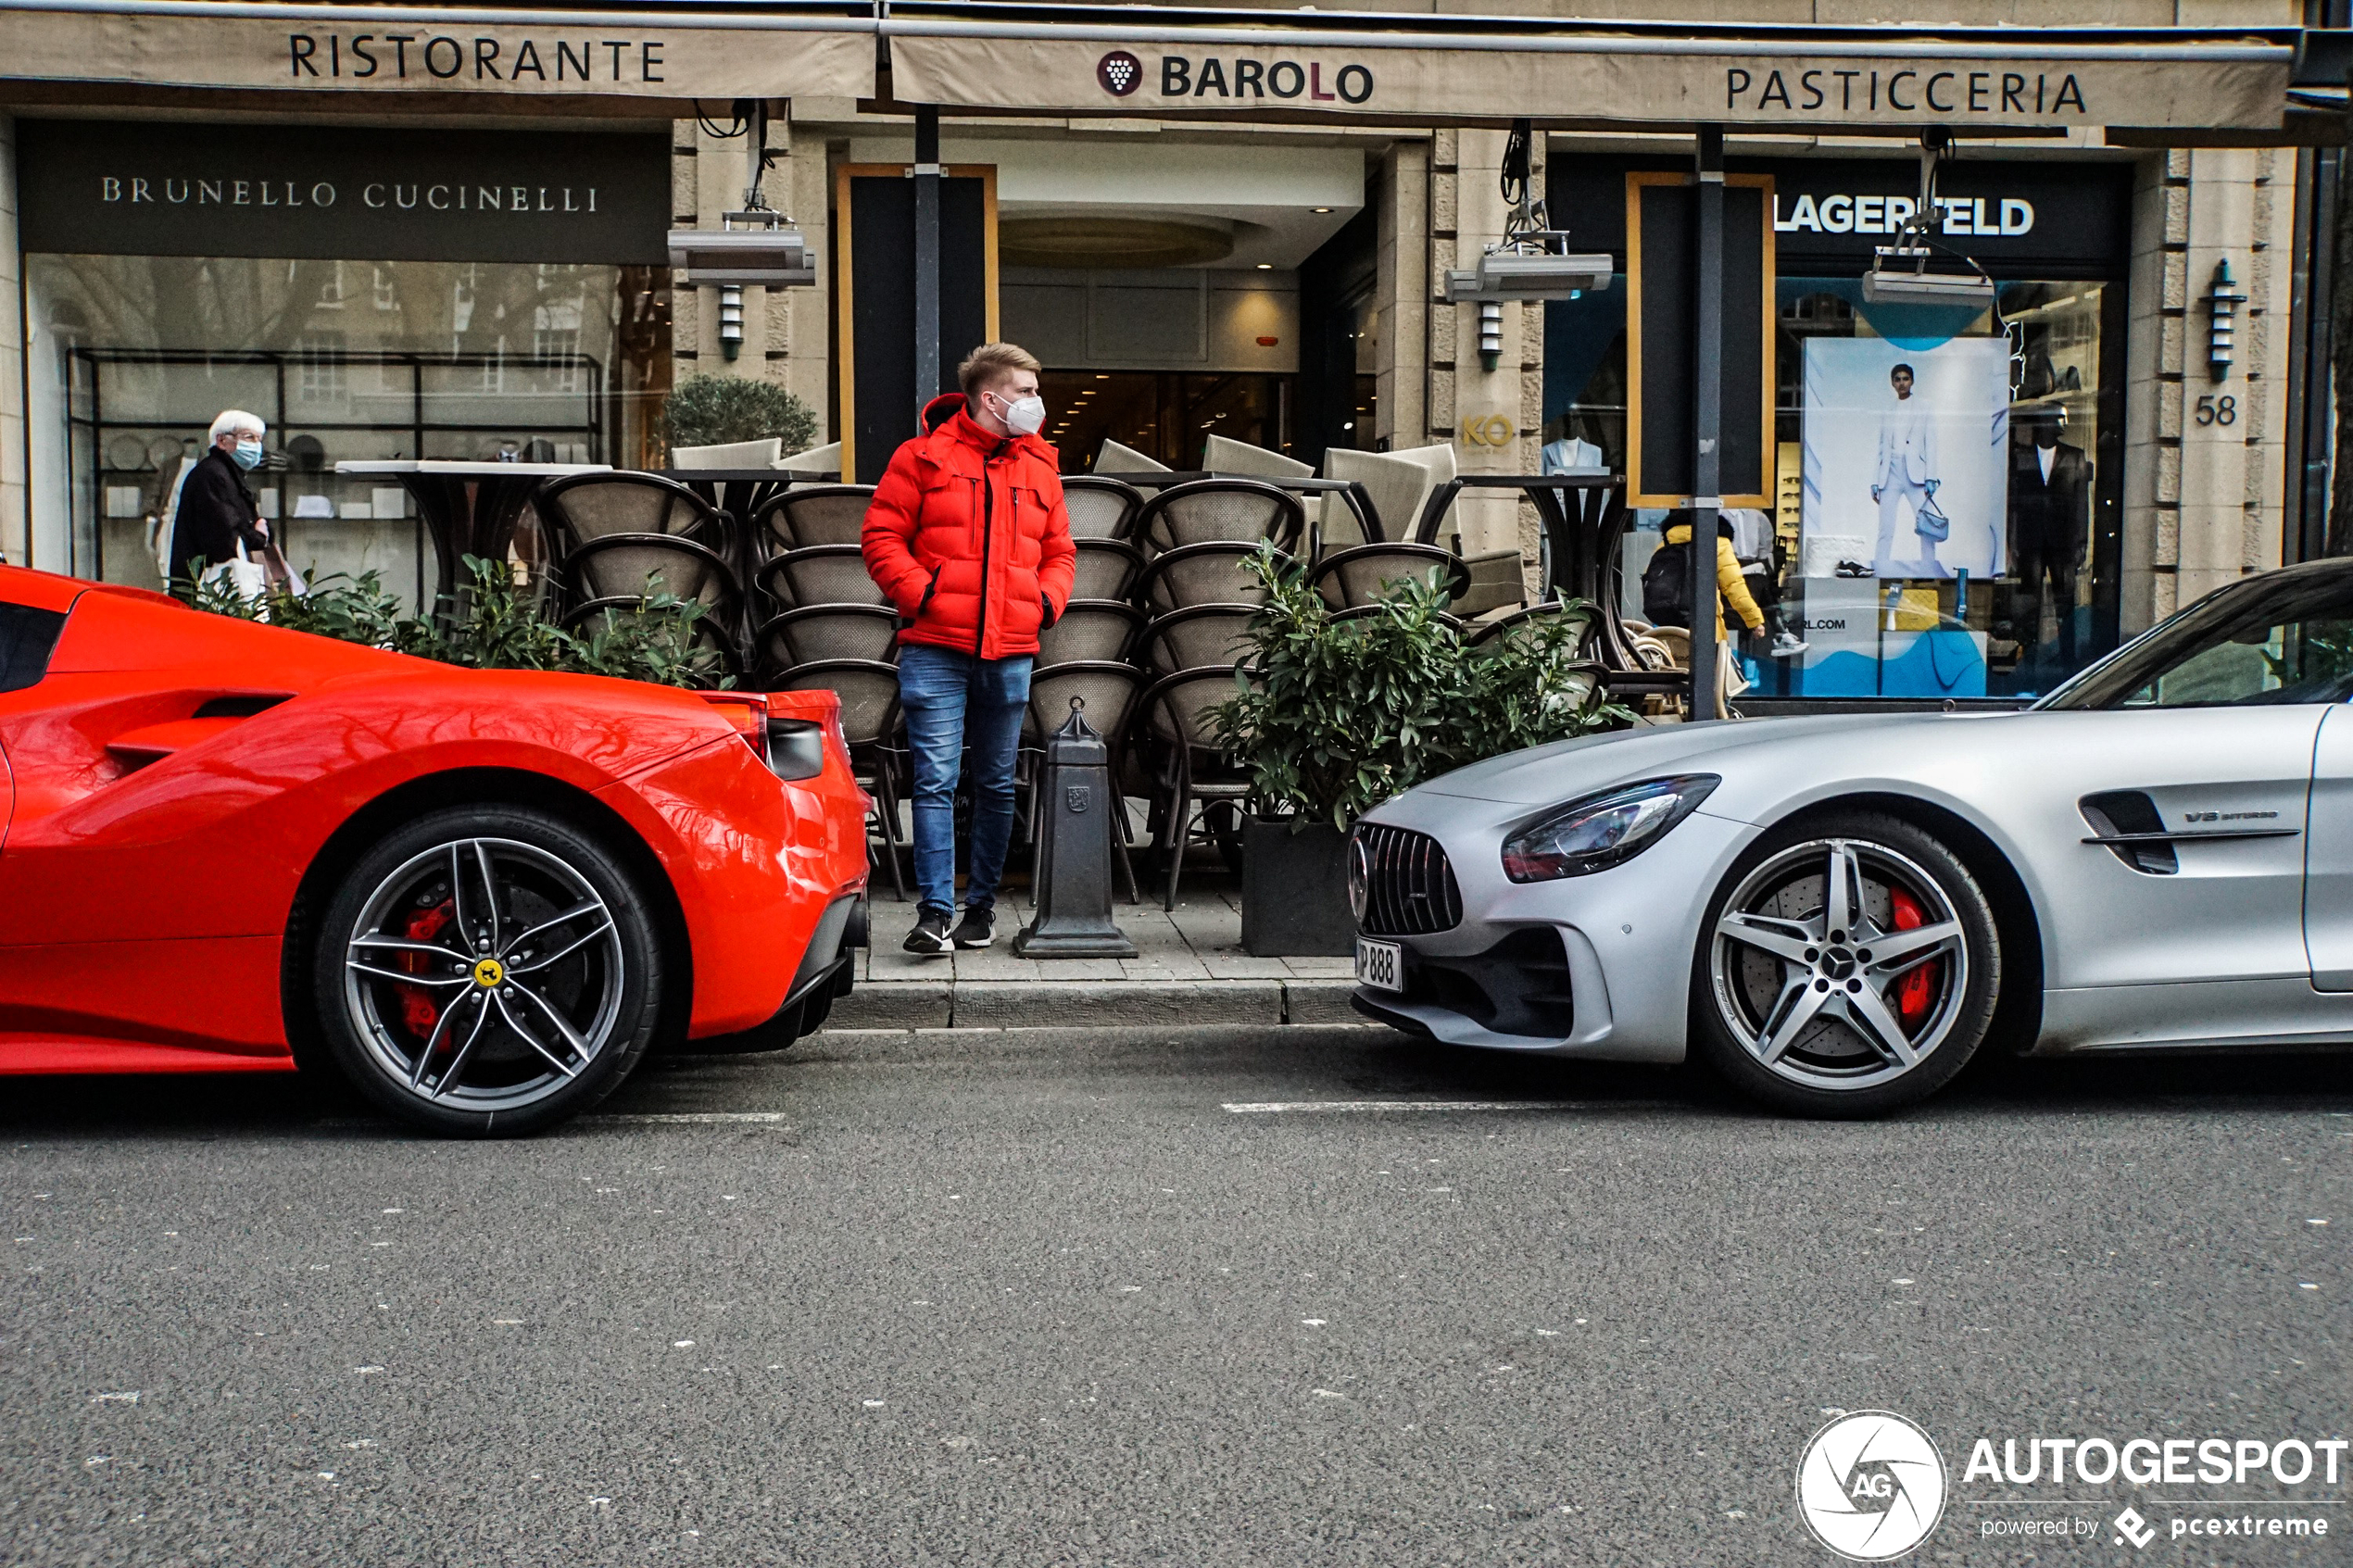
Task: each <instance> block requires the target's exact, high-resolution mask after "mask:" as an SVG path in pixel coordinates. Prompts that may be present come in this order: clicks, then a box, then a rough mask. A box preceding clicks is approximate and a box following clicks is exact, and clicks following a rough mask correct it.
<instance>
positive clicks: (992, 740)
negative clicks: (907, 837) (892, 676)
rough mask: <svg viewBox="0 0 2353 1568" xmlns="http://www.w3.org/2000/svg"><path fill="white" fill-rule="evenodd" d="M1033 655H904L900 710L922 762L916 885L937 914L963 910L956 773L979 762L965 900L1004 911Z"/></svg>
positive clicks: (919, 649)
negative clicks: (1000, 896)
mask: <svg viewBox="0 0 2353 1568" xmlns="http://www.w3.org/2000/svg"><path fill="white" fill-rule="evenodd" d="M1030 663H1031V659H1030V656H1029V655H1027V654H1022V655H1019V656H1017V657H1015V658H1013V659H975V657H973V656H972V655H971V654H968V653H955V652H951V651H950V650H949V649H947V648H935V647H925V646H921V645H920V644H919V645H917V646H912V647H902V648H900V650H899V703H900V708H901V709H904V710H905V711H906V715H907V743H908V746H909V747H910V748H911V749H912V751H913V753H914V759H915V886H916V888H917V890H918V892H919V893H920V895H921V897H922V898H923V901H924V902H925V904H927V905H929V906H931V907H932V908H934V909H951V910H952V909H954V908H955V907H956V774H957V771H958V768H959V767H960V765H961V764H962V761H963V750H964V747H965V746H967V745H969V746H971V747H972V757H973V779H972V792H973V830H972V831H973V843H972V860H971V863H970V866H969V867H968V871H967V875H966V878H965V883H964V902H965V903H966V904H968V905H970V906H971V907H972V908H974V909H995V908H996V907H997V881H998V879H999V878H1000V877H1001V876H1002V875H1003V874H1004V872H1005V846H1006V845H1007V844H1008V843H1009V842H1010V841H1011V840H1012V838H1013V759H1014V757H1015V755H1016V753H1017V752H1018V751H1019V749H1020V746H1021V721H1022V716H1023V714H1024V713H1025V712H1026V710H1027V709H1028V706H1029V667H1030Z"/></svg>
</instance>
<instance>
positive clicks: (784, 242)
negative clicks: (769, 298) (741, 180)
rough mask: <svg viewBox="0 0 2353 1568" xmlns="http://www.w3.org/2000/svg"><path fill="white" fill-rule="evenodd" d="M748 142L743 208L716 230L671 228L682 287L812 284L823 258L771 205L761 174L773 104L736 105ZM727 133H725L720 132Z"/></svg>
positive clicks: (673, 265)
mask: <svg viewBox="0 0 2353 1568" xmlns="http://www.w3.org/2000/svg"><path fill="white" fill-rule="evenodd" d="M736 118H737V120H738V122H739V124H740V125H741V130H740V131H739V132H736V133H737V134H740V135H741V136H743V138H744V139H745V142H746V144H747V145H746V152H745V164H746V167H747V169H748V170H749V178H748V179H747V181H746V182H745V186H744V205H743V207H742V209H741V210H740V211H736V212H727V213H722V214H721V215H720V219H719V223H720V226H719V227H718V228H716V229H673V230H671V231H670V270H671V282H673V284H674V285H676V286H678V287H681V288H686V287H694V286H698V285H706V284H715V285H718V286H721V287H727V286H730V285H732V286H735V287H738V288H750V287H759V288H772V289H787V288H809V287H812V286H814V285H815V283H816V282H817V263H816V260H815V258H814V257H812V256H811V255H810V254H809V245H808V243H807V241H806V240H805V239H804V238H803V237H802V235H801V232H800V229H799V226H798V225H797V224H795V223H794V222H793V220H791V219H790V218H789V217H787V216H786V214H784V213H781V212H778V211H777V210H775V208H774V207H770V206H769V205H768V201H767V198H766V197H765V196H763V195H761V193H760V177H761V174H762V173H763V172H764V171H765V170H766V169H767V167H768V105H767V102H766V100H764V99H760V98H753V99H749V100H748V101H745V102H742V103H739V104H738V105H737V106H736ZM715 133H718V134H724V132H715Z"/></svg>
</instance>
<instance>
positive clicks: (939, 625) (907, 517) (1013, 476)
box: [861, 393, 1078, 659]
mask: <svg viewBox="0 0 2353 1568" xmlns="http://www.w3.org/2000/svg"><path fill="white" fill-rule="evenodd" d="M924 428H925V430H926V431H927V432H929V433H928V434H925V435H919V436H917V437H916V438H915V439H914V440H912V441H910V442H908V443H907V444H906V445H903V446H901V447H900V448H899V451H898V453H897V454H896V455H895V456H893V457H892V458H891V459H890V467H889V469H888V470H887V471H886V472H885V473H884V474H883V477H882V483H881V484H879V485H877V486H876V487H875V498H874V499H873V500H872V501H870V502H868V503H867V504H866V523H865V527H864V529H863V531H862V534H861V548H862V550H863V551H864V553H865V557H866V571H867V574H868V575H869V576H871V577H873V578H874V580H875V583H876V585H878V586H879V587H880V588H881V589H882V591H883V592H884V593H885V594H887V595H888V596H889V598H890V602H891V603H892V604H894V605H896V606H898V607H899V613H900V614H901V615H903V616H905V617H906V618H907V619H908V620H909V621H912V622H913V624H912V625H910V626H905V627H902V628H901V629H900V633H899V641H900V644H901V645H902V646H904V645H907V644H911V643H922V644H925V645H926V646H931V647H942V648H953V649H955V650H956V651H957V652H959V653H969V654H977V655H978V656H979V657H980V658H982V659H1011V658H1013V657H1014V656H1016V655H1019V654H1026V653H1036V652H1037V651H1038V628H1039V627H1041V626H1048V625H1051V624H1052V623H1053V621H1054V619H1055V618H1056V617H1058V616H1060V615H1061V614H1062V612H1063V606H1064V605H1066V604H1068V603H1069V602H1070V588H1071V581H1072V576H1073V573H1074V571H1075V570H1076V561H1077V555H1078V552H1077V550H1076V548H1075V547H1074V546H1072V545H1071V542H1070V513H1069V512H1068V511H1066V510H1064V509H1063V483H1062V478H1061V475H1060V473H1059V472H1058V471H1057V468H1056V464H1055V460H1054V449H1053V448H1052V447H1051V446H1049V445H1046V443H1044V442H1043V441H1040V440H1039V439H1038V437H1036V436H1035V435H1023V436H1010V437H1007V436H996V435H991V434H989V433H988V432H987V431H985V430H983V429H981V428H980V426H979V425H977V424H975V423H974V422H973V420H972V417H971V416H970V415H969V414H967V413H965V412H964V400H963V398H962V397H960V396H957V395H955V394H953V393H950V394H949V395H947V396H944V397H935V398H933V399H932V400H931V402H930V403H929V404H928V405H926V406H925V408H924Z"/></svg>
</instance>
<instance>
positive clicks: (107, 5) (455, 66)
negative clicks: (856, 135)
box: [0, 0, 875, 112]
mask: <svg viewBox="0 0 2353 1568" xmlns="http://www.w3.org/2000/svg"><path fill="white" fill-rule="evenodd" d="M849 8H850V7H848V6H833V7H831V11H832V14H830V15H829V14H827V13H826V11H825V10H824V9H821V8H817V7H809V8H794V7H790V6H769V7H764V8H762V9H761V10H758V11H754V10H750V9H749V8H747V9H745V10H742V11H709V10H694V9H687V8H683V7H682V8H680V9H678V10H673V11H662V10H648V9H643V8H638V9H627V10H623V9H611V10H604V9H585V8H584V9H577V10H566V9H560V8H545V9H523V8H520V7H496V8H493V7H479V6H477V7H431V6H416V7H410V6H400V7H389V6H387V7H382V8H376V7H368V6H322V5H285V6H281V5H269V4H251V5H220V4H214V3H212V0H0V39H5V41H6V48H5V49H0V83H5V82H59V83H63V82H91V83H119V84H124V85H131V86H137V87H161V88H211V89H232V90H239V91H253V90H262V91H277V92H293V93H305V94H321V93H332V94H342V95H345V96H346V97H347V98H348V99H352V100H359V101H364V100H366V99H368V98H370V97H395V98H397V97H408V96H414V95H424V94H437V95H450V94H459V95H462V96H464V97H465V98H467V99H470V100H482V101H485V102H490V103H499V104H511V103H516V102H522V101H527V100H530V99H535V98H579V97H606V98H616V99H623V100H631V101H635V102H639V103H642V104H643V106H644V107H645V108H646V110H648V112H654V111H656V110H657V109H658V108H660V107H662V106H667V107H670V108H675V107H678V106H680V105H691V103H692V102H693V100H695V99H698V98H700V99H705V100H711V99H717V100H719V101H720V102H721V103H722V104H723V105H724V102H725V101H726V100H728V99H731V98H753V97H759V98H788V97H798V96H803V95H824V96H834V97H850V98H856V97H871V96H872V95H873V94H874V91H875V22H874V20H873V19H872V17H871V16H866V15H848V16H845V15H843V14H841V13H842V12H844V11H845V10H849ZM665 112H666V111H665Z"/></svg>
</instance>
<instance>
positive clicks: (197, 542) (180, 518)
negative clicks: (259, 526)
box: [171, 446, 267, 583]
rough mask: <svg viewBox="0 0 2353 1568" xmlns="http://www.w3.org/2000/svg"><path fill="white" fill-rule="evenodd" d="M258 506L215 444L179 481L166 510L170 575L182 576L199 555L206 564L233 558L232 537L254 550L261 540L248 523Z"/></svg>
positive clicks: (241, 472) (242, 476)
mask: <svg viewBox="0 0 2353 1568" xmlns="http://www.w3.org/2000/svg"><path fill="white" fill-rule="evenodd" d="M260 518H261V507H260V504H259V503H258V502H257V501H256V500H255V499H254V498H253V492H252V491H250V490H248V489H246V488H245V470H243V469H241V468H239V467H238V466H237V465H236V463H235V462H233V460H231V458H230V457H229V454H228V453H226V452H223V451H222V450H221V449H220V447H218V446H216V447H214V448H212V450H210V451H209V452H207V453H206V454H205V455H204V457H203V458H202V459H201V460H200V461H199V462H198V463H197V464H196V466H195V468H193V469H191V470H188V478H187V480H186V482H185V483H182V485H181V486H180V509H179V510H178V511H177V512H175V513H173V514H172V524H171V580H172V581H173V582H175V583H177V582H179V581H180V580H181V579H182V578H183V577H186V576H187V575H188V574H189V572H188V568H189V563H190V562H192V561H194V560H195V559H196V558H198V557H199V556H201V557H202V558H204V559H205V560H206V561H207V562H208V564H210V565H213V566H218V565H220V563H221V562H222V561H224V560H233V559H235V558H236V554H237V542H238V541H239V540H241V539H242V540H243V541H244V542H245V548H246V550H247V551H249V552H253V553H257V554H258V552H259V551H260V549H261V546H263V545H264V544H265V543H267V541H266V540H265V539H264V538H263V537H262V535H261V534H260V533H258V531H257V530H256V529H255V527H254V524H255V523H256V522H258V521H260Z"/></svg>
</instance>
